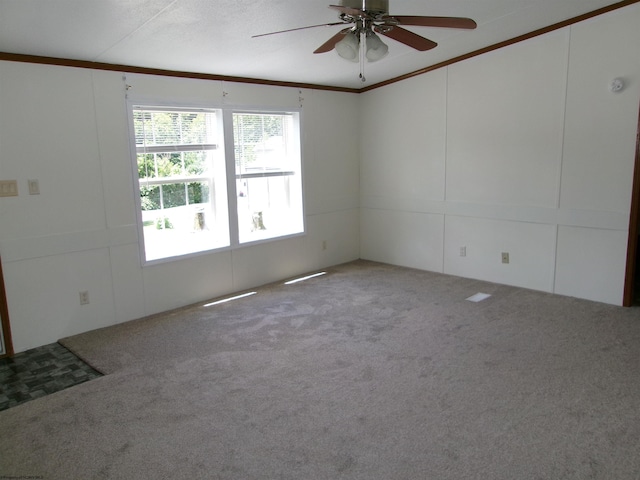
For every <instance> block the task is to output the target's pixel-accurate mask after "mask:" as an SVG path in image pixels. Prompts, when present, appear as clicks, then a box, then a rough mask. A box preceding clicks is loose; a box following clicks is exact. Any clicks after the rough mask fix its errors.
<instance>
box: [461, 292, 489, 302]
mask: <svg viewBox="0 0 640 480" xmlns="http://www.w3.org/2000/svg"><path fill="white" fill-rule="evenodd" d="M490 296H491V295H490V294H488V293H481V292H478V293H476V294H475V295H471V296H470V297H469V298H467V299H466V300H469V301H470V302H481V301H483V300H486V299H487V298H489V297H490Z"/></svg>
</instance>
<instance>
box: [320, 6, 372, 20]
mask: <svg viewBox="0 0 640 480" xmlns="http://www.w3.org/2000/svg"><path fill="white" fill-rule="evenodd" d="M329 8H333V9H334V10H338V11H339V12H340V13H344V14H345V15H349V16H351V17H361V18H371V17H370V16H369V15H368V14H367V13H366V12H365V11H364V10H358V9H357V8H351V7H343V6H342V5H329Z"/></svg>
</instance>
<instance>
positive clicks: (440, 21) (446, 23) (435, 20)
mask: <svg viewBox="0 0 640 480" xmlns="http://www.w3.org/2000/svg"><path fill="white" fill-rule="evenodd" d="M390 17H391V18H395V19H396V20H397V21H398V23H399V24H400V25H417V26H420V27H443V28H466V29H468V30H473V29H474V28H476V27H477V26H478V24H477V23H476V22H474V21H473V20H471V19H470V18H463V17H419V16H414V15H390Z"/></svg>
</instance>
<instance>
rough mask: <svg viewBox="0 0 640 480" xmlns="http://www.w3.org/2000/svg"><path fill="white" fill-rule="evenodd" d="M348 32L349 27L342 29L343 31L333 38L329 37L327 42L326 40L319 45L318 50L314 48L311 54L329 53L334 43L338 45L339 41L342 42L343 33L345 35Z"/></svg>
mask: <svg viewBox="0 0 640 480" xmlns="http://www.w3.org/2000/svg"><path fill="white" fill-rule="evenodd" d="M349 30H351V27H349V28H344V29H342V30H340V31H339V32H338V33H336V34H335V35H334V36H333V37H331V38H330V39H329V40H327V41H326V42H324V43H323V44H322V45H320V46H319V47H318V48H316V49H315V50H314V51H313V53H325V52H330V51H331V50H333V48H334V47H335V46H336V43H338V42H339V41H340V40H342V39H343V38H344V35H345V33H347V32H348V31H349Z"/></svg>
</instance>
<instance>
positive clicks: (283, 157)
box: [233, 113, 304, 243]
mask: <svg viewBox="0 0 640 480" xmlns="http://www.w3.org/2000/svg"><path fill="white" fill-rule="evenodd" d="M294 120H295V118H294V116H293V115H292V114H284V115H282V114H279V115H275V114H256V113H234V114H233V138H234V155H235V168H236V190H237V193H238V202H237V206H238V233H239V241H240V243H246V242H251V241H255V240H260V239H264V238H273V237H278V236H282V235H289V234H293V233H299V232H302V231H303V230H304V226H303V222H302V218H303V216H302V188H300V185H301V176H300V146H299V145H298V142H297V140H298V136H297V135H296V134H295V133H294V132H296V128H295V123H296V122H295V121H294Z"/></svg>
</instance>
